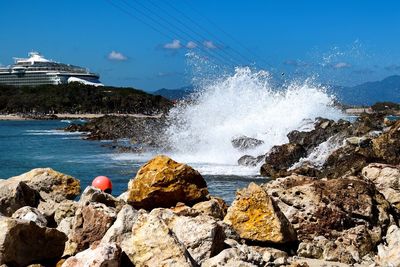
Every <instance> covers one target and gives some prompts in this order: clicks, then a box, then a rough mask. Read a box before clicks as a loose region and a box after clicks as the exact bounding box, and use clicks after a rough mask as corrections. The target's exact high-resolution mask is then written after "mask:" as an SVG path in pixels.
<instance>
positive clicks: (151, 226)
mask: <svg viewBox="0 0 400 267" xmlns="http://www.w3.org/2000/svg"><path fill="white" fill-rule="evenodd" d="M103 120H104V121H103V123H104V125H103V127H106V126H105V125H107V124H109V123H110V118H103ZM111 120H112V119H111ZM100 122H101V121H100ZM119 122H120V123H124V124H119V125H115V127H116V128H118V129H120V131H123V130H122V129H127V128H129V129H130V127H131V126H132V125H131V124H130V123H132V124H135V125H136V126H134V127H139V128H140V129H141V130H143V129H144V128H145V127H146V126H144V125H147V124H148V123H147V121H146V122H143V121H142V122H140V121H137V120H136V118H135V120H133V121H132V120H131V119H125V118H124V119H121V118H120V120H119ZM98 123H99V121H97V122H96V124H95V125H99V124H98ZM140 123H143V124H140ZM89 125H90V124H89ZM95 125H93V126H90V127H93V128H90V130H91V131H92V132H93V133H94V134H98V136H97V137H96V135H94V138H101V137H103V135H102V134H103V133H101V132H96V131H94V130H93V129H96V128H95V127H96V126H95ZM100 125H101V124H100ZM155 125H158V122H157V123H155ZM85 127H89V126H85ZM106 128H107V127H106ZM88 129H89V128H88ZM107 129H108V130H109V132H114V131H113V130H112V129H109V128H107ZM136 129H137V128H136ZM136 129H135V128H134V129H132V131H133V132H135V131H138V130H136ZM149 129H150V128H149ZM149 131H150V130H149ZM120 133H121V134H122V132H115V134H116V137H117V138H118V134H120ZM123 134H126V133H125V132H124V133H123ZM107 137H110V136H107ZM288 140H289V142H288V143H287V144H283V145H280V146H275V147H273V148H272V149H271V150H270V151H269V152H268V153H267V154H265V155H260V157H257V158H255V160H257V161H259V162H263V164H262V167H261V173H262V174H264V175H268V176H270V177H272V178H273V180H272V181H270V182H268V183H265V184H259V185H258V184H254V183H250V184H249V185H248V186H247V187H246V188H243V189H240V190H238V191H237V194H236V198H235V200H234V201H233V203H232V204H231V205H230V206H228V205H227V203H225V202H224V201H223V200H222V199H221V198H219V197H217V196H211V195H210V194H209V192H208V188H207V184H206V182H205V180H204V179H203V177H202V176H201V174H200V173H199V172H198V171H196V170H194V169H193V168H191V167H190V166H188V165H185V164H181V163H178V162H175V161H174V160H172V159H170V158H169V157H167V156H162V155H160V156H156V157H155V158H153V159H152V160H150V161H149V162H148V163H146V164H145V165H143V166H142V167H141V169H140V170H139V171H138V173H137V175H136V177H134V178H132V179H131V180H130V181H129V183H128V190H127V191H126V192H124V193H123V194H121V195H120V196H118V197H115V196H112V195H111V194H107V193H104V192H102V191H100V190H98V189H96V188H94V187H87V188H85V189H84V191H83V193H81V188H80V182H79V180H78V179H76V178H74V177H71V176H69V175H66V174H62V173H59V172H57V171H55V170H52V169H49V168H47V169H34V170H31V171H30V172H28V173H24V174H22V175H20V176H16V177H11V178H8V179H6V180H0V203H1V205H0V213H1V216H0V224H1V229H2V231H1V233H0V265H1V264H3V265H2V266H27V265H33V264H34V266H64V267H66V266H292V267H295V266H297V267H300V266H321V267H322V266H332V267H333V266H400V253H399V251H400V227H399V225H400V165H399V163H400V121H389V120H387V119H385V116H383V115H380V114H372V115H362V116H360V117H359V118H358V120H357V121H356V122H354V123H350V122H347V121H343V120H340V121H337V122H335V121H331V120H327V119H322V118H320V119H317V120H316V121H315V123H314V128H313V129H312V130H310V131H302V132H300V131H293V132H291V133H289V134H288ZM138 142H146V141H145V140H139V141H138ZM147 142H148V144H151V142H150V141H147ZM232 145H233V146H234V147H236V148H237V149H243V151H246V149H248V148H252V147H256V146H258V145H260V142H259V140H256V139H254V138H249V137H246V136H240V137H237V138H235V139H233V140H232ZM321 151H324V153H325V154H326V155H325V156H324V157H322V158H323V159H324V160H323V161H322V162H318V161H315V157H313V155H314V154H318V152H321ZM249 157H250V156H249ZM250 160H251V159H250ZM249 162H250V161H242V163H243V164H248V163H249Z"/></svg>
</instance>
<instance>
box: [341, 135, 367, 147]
mask: <svg viewBox="0 0 400 267" xmlns="http://www.w3.org/2000/svg"><path fill="white" fill-rule="evenodd" d="M346 142H347V143H348V144H350V145H353V146H360V147H368V146H369V145H370V143H371V138H368V137H366V136H362V137H358V136H352V137H348V138H346Z"/></svg>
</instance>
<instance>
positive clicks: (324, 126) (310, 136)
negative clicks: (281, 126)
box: [287, 118, 350, 154]
mask: <svg viewBox="0 0 400 267" xmlns="http://www.w3.org/2000/svg"><path fill="white" fill-rule="evenodd" d="M349 126H350V123H349V122H348V121H344V120H339V121H338V122H335V121H333V120H328V119H322V118H318V119H317V120H316V121H315V123H314V129H313V130H311V131H298V130H294V131H292V132H290V133H289V134H288V135H287V137H288V139H289V143H292V144H298V145H300V146H301V147H303V148H304V149H305V151H306V152H307V153H308V154H309V153H310V152H311V151H312V150H313V149H314V148H316V147H317V146H318V145H320V144H321V143H323V142H325V141H326V140H328V139H329V138H330V137H331V136H333V135H335V134H337V133H339V132H341V131H343V130H346V129H347V128H348V127H349Z"/></svg>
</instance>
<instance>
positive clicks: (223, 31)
mask: <svg viewBox="0 0 400 267" xmlns="http://www.w3.org/2000/svg"><path fill="white" fill-rule="evenodd" d="M165 2H168V0H166V1H165ZM182 2H184V3H185V4H186V6H188V7H189V8H191V9H192V10H194V11H195V12H196V13H197V14H198V15H199V16H201V17H203V18H204V19H205V20H207V21H208V22H209V23H210V24H211V25H213V26H214V27H215V28H217V29H218V30H219V31H221V32H222V33H224V34H225V35H226V36H228V37H229V38H230V39H231V40H233V41H234V42H235V43H237V44H238V45H240V46H241V47H242V48H244V49H245V50H246V51H248V52H249V53H250V54H252V55H253V56H254V57H256V58H259V59H260V60H261V61H262V62H263V63H264V64H266V65H267V66H269V67H271V68H273V66H272V65H271V64H269V63H268V62H267V61H265V60H264V59H263V58H262V57H260V56H259V55H258V54H256V53H254V51H252V50H251V49H249V48H248V47H246V46H245V45H244V44H242V43H241V42H240V41H239V40H237V39H236V38H235V37H234V36H232V35H231V34H229V33H228V32H227V31H225V30H224V29H223V28H221V27H220V26H218V24H216V23H214V22H213V21H212V20H210V19H209V18H207V17H206V16H204V15H202V14H201V13H200V12H199V11H198V10H197V9H196V8H194V7H193V6H192V5H190V4H189V3H188V1H182ZM181 14H183V13H181ZM183 15H184V14H183ZM189 19H190V18H189ZM194 22H195V21H194ZM195 23H196V22H195ZM206 30H207V29H206ZM211 34H212V33H211Z"/></svg>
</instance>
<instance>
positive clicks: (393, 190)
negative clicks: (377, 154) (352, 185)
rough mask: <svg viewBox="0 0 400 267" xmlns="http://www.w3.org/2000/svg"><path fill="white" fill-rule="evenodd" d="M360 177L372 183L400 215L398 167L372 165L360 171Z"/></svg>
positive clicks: (399, 174) (399, 175) (399, 168)
mask: <svg viewBox="0 0 400 267" xmlns="http://www.w3.org/2000/svg"><path fill="white" fill-rule="evenodd" d="M362 176H363V177H364V178H366V179H368V180H370V181H372V182H373V183H374V184H375V186H376V188H377V189H378V190H379V192H381V193H382V194H383V195H384V196H385V198H386V200H387V201H389V203H390V204H391V205H392V206H393V207H394V208H395V209H396V212H397V213H398V214H400V167H399V166H393V165H387V164H378V163H372V164H369V165H368V166H366V167H365V168H363V169H362Z"/></svg>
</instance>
